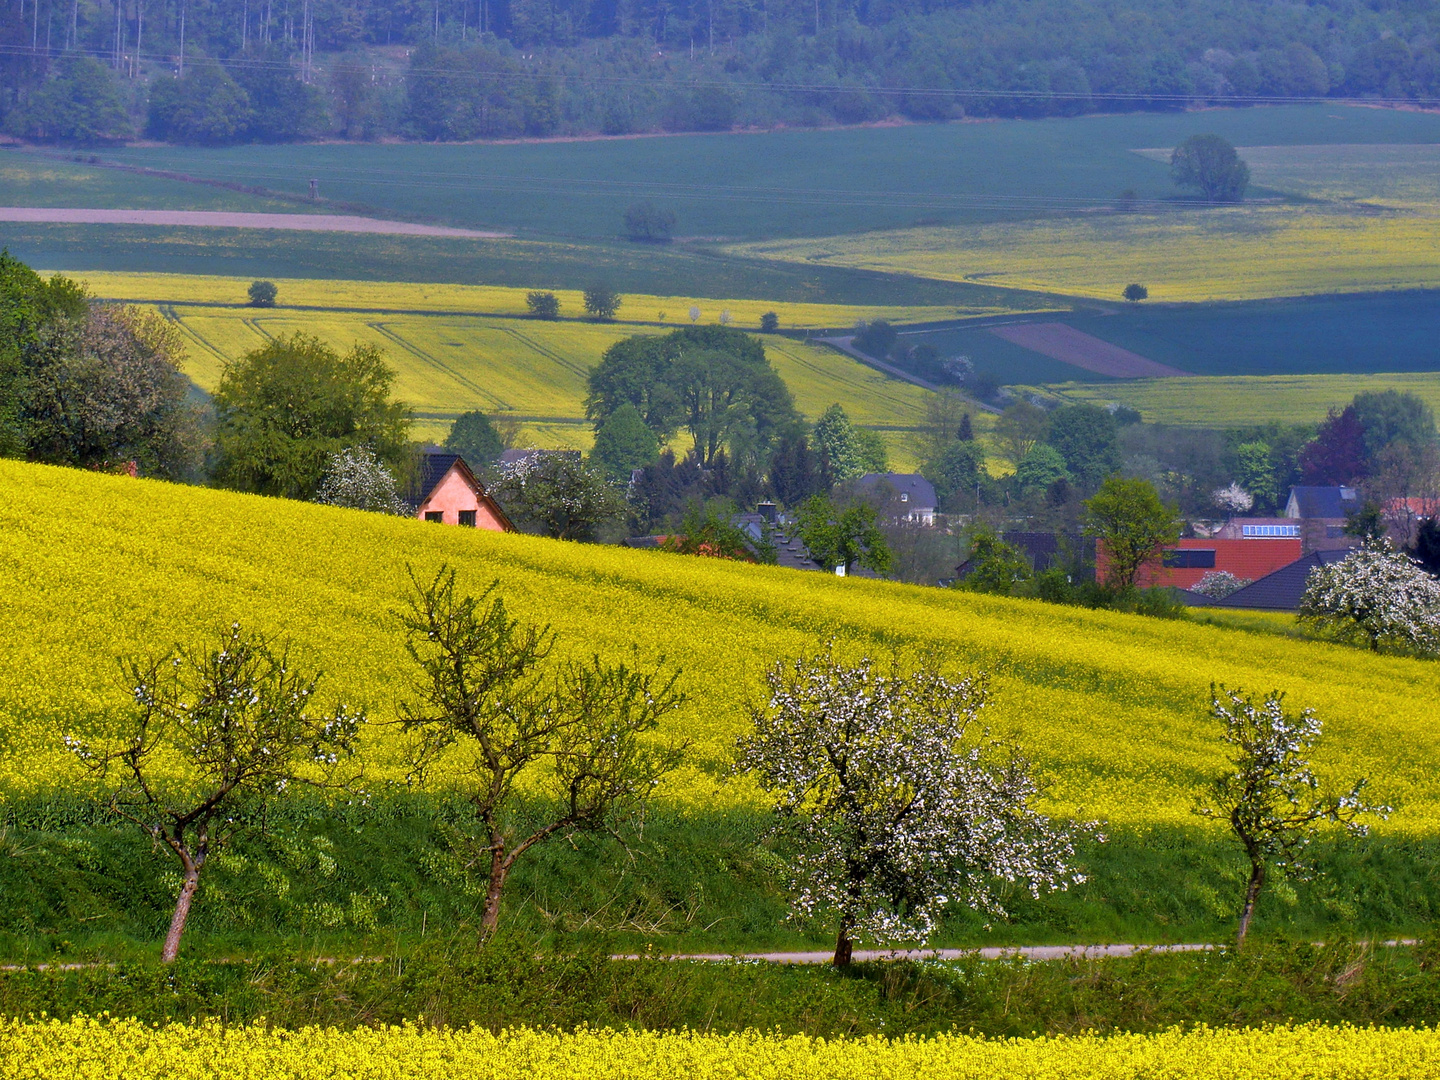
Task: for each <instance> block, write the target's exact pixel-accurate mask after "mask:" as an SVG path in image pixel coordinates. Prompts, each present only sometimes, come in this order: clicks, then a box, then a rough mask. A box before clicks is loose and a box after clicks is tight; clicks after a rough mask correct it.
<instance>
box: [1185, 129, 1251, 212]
mask: <svg viewBox="0 0 1440 1080" xmlns="http://www.w3.org/2000/svg"><path fill="white" fill-rule="evenodd" d="M1170 178H1171V179H1172V180H1174V181H1175V183H1177V184H1179V185H1180V186H1181V187H1193V188H1199V189H1200V193H1201V194H1202V195H1204V196H1205V198H1207V199H1209V200H1210V201H1211V202H1239V201H1240V200H1241V199H1243V198H1244V197H1245V188H1246V186H1247V185H1248V184H1249V183H1250V167H1249V166H1248V165H1246V164H1245V162H1243V161H1242V160H1240V155H1239V154H1237V153H1236V152H1235V147H1233V146H1231V145H1230V143H1229V142H1228V141H1227V140H1226V139H1224V138H1222V137H1221V136H1219V135H1191V136H1190V138H1188V139H1186V140H1185V141H1184V142H1183V143H1181V144H1180V145H1179V146H1177V147H1176V148H1175V152H1174V153H1173V154H1171V155H1170Z"/></svg>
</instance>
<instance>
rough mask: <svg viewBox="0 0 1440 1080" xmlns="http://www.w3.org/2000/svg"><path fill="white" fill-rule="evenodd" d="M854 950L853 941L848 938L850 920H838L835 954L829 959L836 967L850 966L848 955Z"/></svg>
mask: <svg viewBox="0 0 1440 1080" xmlns="http://www.w3.org/2000/svg"><path fill="white" fill-rule="evenodd" d="M854 951H855V943H854V942H853V941H851V940H850V920H849V919H848V918H845V919H841V920H840V932H839V933H838V934H836V935H835V956H834V958H833V959H832V960H831V961H830V962H831V963H832V964H834V965H835V966H836V967H837V968H845V967H849V966H850V957H851V955H852V954H853V953H854Z"/></svg>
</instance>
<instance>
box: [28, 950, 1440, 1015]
mask: <svg viewBox="0 0 1440 1080" xmlns="http://www.w3.org/2000/svg"><path fill="white" fill-rule="evenodd" d="M1437 1006H1440V965H1437V963H1436V953H1435V950H1434V949H1433V948H1430V947H1421V948H1419V949H1413V950H1412V949H1403V950H1390V949H1378V950H1375V949H1371V948H1368V947H1366V946H1353V945H1346V946H1339V947H1334V948H1314V947H1311V946H1305V945H1298V946H1276V947H1270V948H1266V949H1261V950H1252V951H1249V952H1246V953H1245V954H1241V955H1236V954H1233V953H1231V952H1217V953H1212V954H1202V955H1196V954H1190V955H1149V956H1140V957H1135V958H1132V959H1125V960H1103V961H1058V962H1046V963H1038V964H1031V963H1025V962H1022V961H1014V962H995V961H980V960H967V961H960V962H952V963H923V964H917V963H889V964H859V965H856V966H855V968H854V969H853V970H852V971H850V972H848V973H844V974H841V973H837V972H834V971H832V970H829V969H827V968H824V967H807V968H801V967H787V966H781V965H773V964H755V963H743V962H742V963H728V964H704V963H687V962H667V961H662V960H640V961H614V960H609V959H607V958H606V957H604V956H602V955H600V954H598V953H595V952H593V951H580V952H576V951H573V950H561V951H549V950H541V951H537V950H536V948H535V946H534V944H533V943H532V942H529V941H526V940H524V939H522V938H515V937H501V938H499V939H497V940H494V941H492V942H491V943H489V944H487V945H486V946H484V947H483V948H477V947H476V946H475V945H474V944H473V943H472V942H468V941H458V940H452V941H448V942H430V943H428V944H427V945H426V946H425V947H423V948H417V949H415V950H414V951H412V952H411V953H410V954H409V955H408V956H405V957H403V958H396V957H390V958H385V959H377V960H374V961H370V962H361V963H353V964H351V963H339V964H329V963H315V962H313V961H306V960H300V959H296V958H294V957H293V956H275V957H262V958H257V959H253V960H248V961H245V962H241V963H234V964H203V963H196V962H186V961H181V962H180V963H179V964H178V965H176V966H175V967H174V968H163V967H161V966H159V965H154V964H127V965H121V966H117V967H114V968H103V967H102V968H92V969H88V970H82V971H53V970H47V971H36V970H28V971H8V972H4V973H0V1014H4V1015H9V1016H19V1017H24V1016H38V1015H40V1014H41V1013H46V1014H48V1015H50V1016H53V1017H60V1018H66V1017H69V1016H73V1015H76V1014H89V1015H94V1014H98V1013H102V1012H108V1013H110V1014H111V1015H116V1016H133V1017H136V1018H138V1019H140V1020H143V1021H147V1022H164V1021H172V1020H173V1021H181V1022H183V1021H185V1020H189V1019H191V1018H193V1017H202V1016H213V1017H217V1018H219V1019H221V1020H223V1021H225V1022H227V1023H230V1024H236V1025H239V1024H249V1023H255V1022H263V1023H266V1024H274V1025H277V1026H281V1027H286V1028H295V1027H299V1026H302V1025H305V1024H314V1025H321V1026H326V1027H332V1026H333V1027H339V1028H352V1027H358V1026H365V1025H373V1024H386V1023H398V1022H401V1021H404V1020H415V1019H417V1018H418V1019H419V1020H420V1022H421V1023H423V1024H429V1025H438V1026H452V1027H462V1026H469V1025H471V1024H475V1025H479V1026H482V1027H486V1028H490V1029H496V1030H498V1029H501V1028H505V1027H516V1026H520V1025H526V1026H530V1027H548V1026H552V1025H553V1026H555V1027H558V1028H562V1029H565V1028H577V1027H582V1026H585V1027H613V1028H650V1029H662V1030H668V1029H678V1028H688V1029H691V1030H701V1031H712V1032H725V1031H739V1030H744V1029H746V1028H755V1029H760V1030H765V1031H779V1032H784V1033H792V1032H803V1033H805V1034H809V1035H818V1036H827V1037H830V1036H835V1035H867V1034H878V1035H886V1036H890V1037H898V1036H901V1035H907V1034H917V1035H927V1034H933V1033H938V1032H943V1031H958V1032H972V1033H976V1034H982V1033H983V1034H987V1035H1001V1036H1025V1035H1031V1034H1035V1033H1040V1032H1056V1033H1072V1034H1078V1033H1080V1032H1084V1031H1100V1032H1110V1031H1156V1030H1162V1029H1165V1028H1168V1027H1172V1026H1175V1025H1182V1026H1198V1025H1201V1024H1207V1025H1214V1026H1224V1025H1234V1026H1244V1025H1259V1024H1270V1023H1286V1022H1289V1021H1297V1022H1304V1021H1311V1020H1315V1021H1323V1022H1328V1023H1341V1022H1348V1023H1352V1024H1357V1025H1362V1026H1365V1025H1371V1024H1374V1025H1382V1026H1400V1025H1410V1024H1425V1023H1429V1022H1430V1021H1432V1020H1433V1018H1434V1015H1435V1010H1436V1007H1437Z"/></svg>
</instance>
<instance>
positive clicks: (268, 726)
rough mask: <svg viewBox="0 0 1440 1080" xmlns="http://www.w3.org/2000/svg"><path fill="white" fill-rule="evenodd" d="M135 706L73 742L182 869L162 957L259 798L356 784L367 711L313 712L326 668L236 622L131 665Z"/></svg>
mask: <svg viewBox="0 0 1440 1080" xmlns="http://www.w3.org/2000/svg"><path fill="white" fill-rule="evenodd" d="M125 674H126V682H127V689H128V690H129V692H130V695H131V699H132V702H133V704H132V705H131V707H130V709H129V711H128V713H127V714H126V716H125V718H124V722H123V728H122V731H121V733H120V735H119V736H118V738H116V739H114V740H113V741H111V742H109V743H108V744H106V745H103V746H102V745H90V744H87V743H85V742H82V741H80V740H78V739H75V738H73V737H69V736H67V737H66V740H65V741H66V744H67V745H68V746H69V747H70V749H71V750H72V751H73V752H74V753H75V754H76V756H77V757H79V759H80V761H81V762H82V763H83V764H84V765H85V766H86V767H87V768H88V769H89V770H90V771H91V772H93V773H95V774H96V776H98V777H99V778H100V779H101V780H102V781H105V782H113V784H114V786H113V787H112V789H111V795H110V806H111V808H112V810H114V812H115V813H116V814H118V815H119V816H120V817H122V818H124V819H125V820H126V821H130V822H132V823H133V824H135V825H138V826H139V827H140V828H141V829H143V830H144V831H145V833H146V834H147V835H148V836H150V838H151V839H152V840H153V841H154V842H155V844H156V845H157V846H164V847H166V848H168V849H169V850H170V852H171V853H172V854H173V855H174V856H175V859H176V861H177V862H178V863H179V864H180V872H181V885H180V893H179V895H178V896H177V897H176V899H175V911H174V914H173V915H172V917H171V919H170V929H169V931H168V932H167V933H166V935H165V945H164V949H163V950H162V952H161V959H162V960H164V961H165V962H166V963H167V964H168V963H170V962H171V961H172V960H174V959H175V957H176V956H177V955H179V952H180V939H181V937H182V935H183V934H184V933H185V923H186V920H187V919H188V918H189V916H190V906H191V903H192V902H193V901H194V899H195V893H196V891H197V890H198V889H199V888H200V875H201V874H202V872H203V871H204V869H205V867H206V865H207V863H208V862H209V860H210V857H211V856H212V855H214V854H215V853H216V852H218V851H220V850H221V849H222V848H224V847H225V846H226V845H227V844H228V843H229V842H230V840H231V838H232V837H233V836H234V835H235V833H236V832H237V831H238V830H239V829H240V828H242V827H243V824H244V822H245V821H246V820H247V818H248V816H249V812H250V811H252V810H253V809H254V808H255V807H256V805H257V804H259V803H260V802H262V801H263V800H264V799H265V798H267V797H273V796H275V795H278V794H279V793H281V792H283V791H285V790H286V789H287V788H288V787H291V786H293V785H296V784H314V785H322V786H329V785H335V784H343V783H348V782H350V781H351V780H353V779H357V778H358V776H359V773H358V770H357V771H355V772H353V773H350V774H349V775H348V776H347V775H342V771H343V770H345V769H346V768H347V763H348V761H349V760H350V757H351V752H352V750H353V747H354V741H355V737H356V733H357V731H358V728H359V725H360V723H361V722H362V721H363V720H364V715H363V713H358V712H351V711H350V710H348V709H347V708H346V707H345V706H344V705H340V704H337V705H336V706H335V707H334V708H333V709H330V710H328V711H323V712H319V711H315V702H314V697H315V686H316V684H317V683H318V682H319V679H320V676H319V675H318V674H313V675H311V674H306V673H305V672H303V671H301V670H300V669H299V668H298V667H297V666H296V665H295V664H294V663H293V662H292V661H291V659H290V657H289V654H288V651H287V650H286V649H284V648H280V649H279V650H278V651H277V650H276V649H275V648H274V647H272V646H271V645H270V643H269V642H268V641H267V640H266V639H265V638H264V637H262V636H260V635H258V634H246V633H245V632H244V631H242V630H241V629H240V627H239V626H238V625H234V626H231V627H230V629H229V631H228V632H226V633H225V634H224V635H223V636H222V638H221V640H220V642H219V643H218V644H217V645H215V646H211V647H209V648H206V649H202V650H199V651H194V652H188V651H185V650H179V651H177V652H174V653H169V654H166V655H164V656H160V657H155V658H152V659H149V660H146V661H141V662H134V663H131V664H128V665H127V666H126V669H125Z"/></svg>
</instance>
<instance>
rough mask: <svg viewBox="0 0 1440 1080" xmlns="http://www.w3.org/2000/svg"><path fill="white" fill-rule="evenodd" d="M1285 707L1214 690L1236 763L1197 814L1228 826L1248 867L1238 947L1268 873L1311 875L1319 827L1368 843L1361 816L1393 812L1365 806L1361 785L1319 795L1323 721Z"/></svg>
mask: <svg viewBox="0 0 1440 1080" xmlns="http://www.w3.org/2000/svg"><path fill="white" fill-rule="evenodd" d="M1284 700H1285V695H1284V694H1282V693H1279V692H1278V691H1272V692H1271V693H1269V694H1267V695H1266V697H1265V700H1264V701H1263V702H1261V703H1260V704H1258V705H1257V704H1256V703H1255V701H1254V699H1252V698H1249V697H1247V696H1245V693H1244V692H1243V691H1241V690H1226V689H1225V687H1223V686H1222V687H1219V688H1218V691H1217V688H1216V687H1215V686H1213V685H1212V686H1211V687H1210V715H1211V716H1213V717H1215V719H1217V720H1219V721H1220V722H1221V723H1222V724H1224V726H1225V730H1224V733H1223V734H1222V735H1221V738H1223V739H1224V740H1225V742H1226V743H1228V744H1229V745H1230V746H1231V747H1232V748H1233V749H1234V754H1235V756H1234V757H1233V758H1232V759H1231V767H1230V768H1229V769H1228V770H1227V771H1226V772H1224V773H1223V774H1221V775H1220V776H1218V777H1216V778H1215V779H1214V780H1213V781H1211V783H1210V785H1209V788H1208V790H1207V791H1206V793H1205V794H1204V795H1203V796H1202V798H1201V801H1200V802H1199V804H1198V805H1197V806H1196V808H1195V810H1196V813H1198V814H1200V815H1201V816H1203V817H1209V818H1216V819H1219V820H1223V821H1225V822H1227V823H1228V824H1229V826H1230V831H1231V832H1233V833H1234V834H1235V838H1236V839H1237V840H1239V841H1240V845H1241V846H1242V847H1243V848H1244V849H1245V856H1246V858H1247V859H1249V860H1250V878H1249V880H1248V882H1247V883H1246V886H1245V900H1244V902H1243V904H1242V905H1241V907H1240V925H1239V928H1238V930H1237V931H1236V941H1237V943H1238V944H1241V945H1243V944H1244V943H1245V935H1246V933H1247V932H1248V931H1249V929H1250V920H1251V918H1252V917H1253V915H1254V914H1255V901H1256V900H1257V899H1258V898H1259V896H1260V890H1261V889H1262V888H1263V887H1264V885H1265V880H1266V877H1267V875H1268V872H1269V870H1270V869H1271V868H1274V869H1275V870H1278V871H1280V872H1281V873H1282V874H1286V875H1296V874H1304V873H1306V872H1307V870H1308V864H1307V863H1306V861H1305V859H1304V854H1305V849H1306V847H1308V846H1309V844H1310V842H1311V840H1313V839H1314V838H1315V835H1316V832H1317V828H1318V826H1319V825H1320V824H1321V823H1323V822H1330V823H1333V824H1337V825H1341V826H1343V827H1344V828H1345V830H1346V831H1347V832H1349V833H1350V834H1351V835H1353V836H1363V835H1365V833H1366V831H1367V828H1366V826H1365V825H1363V824H1361V823H1360V822H1359V821H1358V819H1359V818H1360V817H1361V816H1362V815H1365V814H1377V815H1379V816H1380V817H1382V818H1383V817H1385V816H1386V815H1387V814H1389V812H1390V807H1388V806H1367V805H1366V804H1365V803H1363V802H1362V801H1361V799H1360V792H1361V791H1362V790H1363V789H1364V787H1365V786H1366V783H1367V781H1366V780H1365V779H1364V778H1361V779H1359V780H1356V781H1355V782H1354V783H1353V784H1351V785H1350V788H1349V790H1348V791H1346V792H1345V793H1344V794H1343V795H1333V794H1321V793H1320V781H1319V780H1317V779H1316V777H1315V773H1314V771H1313V770H1312V768H1311V766H1310V761H1309V755H1310V753H1311V752H1312V750H1313V749H1314V747H1315V744H1316V742H1318V741H1319V739H1320V726H1321V725H1320V721H1319V720H1318V719H1317V718H1316V716H1315V713H1314V710H1312V709H1302V710H1301V712H1300V713H1299V715H1292V714H1290V713H1287V712H1286V711H1285V708H1284Z"/></svg>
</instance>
